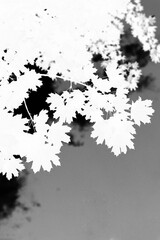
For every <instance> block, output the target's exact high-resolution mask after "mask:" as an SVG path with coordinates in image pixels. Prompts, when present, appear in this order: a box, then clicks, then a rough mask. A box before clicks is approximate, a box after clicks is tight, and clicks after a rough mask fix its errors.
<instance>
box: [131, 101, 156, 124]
mask: <svg viewBox="0 0 160 240" xmlns="http://www.w3.org/2000/svg"><path fill="white" fill-rule="evenodd" d="M151 105H152V101H151V100H144V101H143V100H142V98H141V97H139V98H138V100H137V101H136V102H132V106H131V119H133V120H134V122H135V124H137V125H138V126H140V124H141V122H143V123H144V124H146V123H150V122H151V120H150V118H151V117H150V116H149V115H152V114H153V113H154V112H155V111H154V109H153V108H152V107H151Z"/></svg>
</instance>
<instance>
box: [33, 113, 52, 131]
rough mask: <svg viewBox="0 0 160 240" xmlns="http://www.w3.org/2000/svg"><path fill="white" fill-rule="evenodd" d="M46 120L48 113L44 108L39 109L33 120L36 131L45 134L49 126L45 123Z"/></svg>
mask: <svg viewBox="0 0 160 240" xmlns="http://www.w3.org/2000/svg"><path fill="white" fill-rule="evenodd" d="M47 120H48V115H47V111H46V110H41V111H40V113H39V115H38V116H36V115H35V116H34V118H33V121H34V125H35V127H36V131H37V132H38V133H39V134H42V135H45V134H46V133H47V130H48V128H49V125H48V124H46V122H47Z"/></svg>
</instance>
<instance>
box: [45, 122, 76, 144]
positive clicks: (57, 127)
mask: <svg viewBox="0 0 160 240" xmlns="http://www.w3.org/2000/svg"><path fill="white" fill-rule="evenodd" d="M70 130H71V128H70V127H69V126H67V125H64V124H63V123H62V122H60V121H59V122H57V123H52V125H51V126H50V128H49V130H48V132H47V142H48V143H49V144H51V145H52V144H53V146H54V147H55V148H57V147H58V149H60V148H61V146H62V145H63V144H62V142H66V143H69V141H70V136H68V135H67V134H66V133H68V132H69V131H70Z"/></svg>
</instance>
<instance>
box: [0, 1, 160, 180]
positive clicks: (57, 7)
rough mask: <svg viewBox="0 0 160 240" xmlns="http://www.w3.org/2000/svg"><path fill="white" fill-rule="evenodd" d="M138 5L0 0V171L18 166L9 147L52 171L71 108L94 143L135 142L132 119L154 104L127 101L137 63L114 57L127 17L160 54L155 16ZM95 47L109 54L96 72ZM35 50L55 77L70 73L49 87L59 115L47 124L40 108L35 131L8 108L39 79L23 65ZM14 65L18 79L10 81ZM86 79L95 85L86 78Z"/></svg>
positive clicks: (121, 148) (122, 146) (121, 147)
mask: <svg viewBox="0 0 160 240" xmlns="http://www.w3.org/2000/svg"><path fill="white" fill-rule="evenodd" d="M142 11H143V6H142V5H141V3H140V1H139V0H134V1H131V0H122V1H119V0H112V1H110V0H100V1H97V0H88V1H86V0H76V1H74V0H66V1H63V0H47V1H41V0H32V1H31V0H24V1H21V0H15V1H12V0H2V1H0V30H1V45H0V54H1V56H2V58H1V59H0V80H1V82H0V134H1V138H0V153H1V162H0V171H1V172H2V173H3V174H6V176H7V178H8V179H10V178H11V176H12V174H13V175H14V176H17V174H18V171H21V170H22V169H23V167H24V166H23V164H22V162H21V160H20V159H16V158H14V156H13V155H15V154H17V155H18V154H19V155H20V156H21V157H23V156H26V157H27V162H31V161H32V162H33V163H32V169H33V171H34V172H37V171H39V170H40V169H41V167H42V168H43V169H44V170H46V171H50V170H51V168H52V164H51V163H53V164H54V165H56V166H57V165H60V162H59V157H58V156H57V154H58V153H60V148H61V147H62V142H65V143H68V142H69V140H70V139H69V136H68V135H67V133H68V132H69V131H70V130H71V128H70V127H69V126H68V125H67V124H70V123H71V122H72V120H73V117H75V116H76V114H75V113H76V111H77V112H79V113H80V114H82V115H84V116H86V119H89V120H90V121H91V122H93V123H94V125H93V131H92V133H91V137H93V138H97V140H96V142H97V144H100V143H101V144H102V143H103V142H104V141H105V144H106V145H107V146H108V147H109V148H112V152H114V154H115V155H116V156H118V155H119V154H120V153H122V152H123V153H126V152H127V147H128V148H130V149H134V145H133V142H132V140H133V139H134V136H133V134H135V133H136V132H135V129H134V127H133V125H134V124H137V125H139V126H140V123H141V122H143V123H144V124H145V123H149V122H150V116H151V115H152V114H153V113H154V110H153V109H152V107H151V105H152V101H151V100H144V101H142V99H141V98H139V99H138V100H137V101H136V102H135V103H133V102H132V103H131V104H130V103H129V100H130V99H129V98H127V97H126V94H127V93H128V92H129V90H136V88H137V83H138V80H139V78H140V75H141V70H140V69H139V66H138V64H137V63H129V64H123V65H121V66H119V65H118V61H119V60H123V59H125V56H123V55H122V53H121V51H120V35H121V34H122V33H123V29H124V24H123V22H124V21H125V22H126V23H128V24H129V25H130V26H131V29H132V34H133V36H135V37H138V39H139V40H140V41H141V42H142V44H143V48H144V50H149V51H150V56H151V58H152V61H154V62H155V63H157V62H160V45H159V44H158V40H157V39H156V38H155V31H156V26H154V23H155V19H153V18H152V17H148V18H147V17H146V16H145V14H144V13H142ZM6 50H7V51H6ZM94 53H100V54H102V56H103V57H104V58H105V59H106V56H107V57H108V60H107V59H106V60H105V62H104V63H103V67H104V69H105V72H106V74H107V77H108V79H105V80H104V79H103V80H102V79H101V78H100V77H97V76H96V75H95V72H96V69H95V68H94V65H93V63H92V61H91V58H92V55H93V54H94ZM35 58H37V61H36V64H37V65H38V66H39V67H41V68H43V69H44V70H47V74H46V75H47V76H48V77H50V78H52V79H56V78H57V77H58V75H57V73H59V72H60V73H61V78H63V80H64V81H66V80H67V81H70V83H71V86H70V90H72V91H70V92H68V91H64V92H63V93H62V95H58V94H56V93H55V94H53V93H52V94H50V95H49V97H48V98H47V100H46V101H47V103H48V104H49V107H50V110H54V111H55V113H54V118H56V119H58V122H57V123H52V124H50V125H49V124H47V120H48V117H47V112H46V111H44V110H42V111H41V112H40V113H39V115H38V116H34V117H33V119H31V120H32V121H33V124H34V128H35V133H34V134H29V133H26V132H24V131H26V129H27V127H26V126H25V124H26V120H25V119H22V118H21V116H13V114H12V111H13V109H16V108H18V107H19V106H20V105H21V104H22V102H25V98H28V97H29V90H30V89H31V90H34V91H36V90H37V88H38V87H40V86H41V84H42V83H41V81H39V78H40V77H41V75H40V74H37V73H35V72H34V71H27V70H26V68H25V67H24V65H25V64H27V63H28V62H29V63H31V64H32V63H33V61H34V59H35ZM126 70H128V71H129V75H128V77H127V79H126V76H125V71H126ZM12 73H14V74H15V75H16V77H17V81H12V82H11V83H9V82H8V81H7V80H8V78H9V76H10V75H11V74H12ZM21 73H23V74H21ZM89 80H92V83H93V87H89V86H88V85H86V82H87V81H89ZM72 83H75V84H77V83H78V84H81V85H82V86H86V91H85V92H83V93H82V92H81V91H79V90H75V89H72ZM111 88H117V91H116V95H113V94H110V93H111ZM106 93H107V94H106ZM27 111H28V110H27ZM149 115H150V116H149ZM30 117H31V116H30ZM17 170H18V171H17Z"/></svg>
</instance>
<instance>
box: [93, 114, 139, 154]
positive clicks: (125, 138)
mask: <svg viewBox="0 0 160 240" xmlns="http://www.w3.org/2000/svg"><path fill="white" fill-rule="evenodd" d="M119 115H121V114H117V115H116V114H115V115H114V116H113V117H110V118H109V119H107V120H104V119H101V121H97V122H96V123H95V124H94V125H93V129H94V130H93V131H92V133H91V137H92V138H96V137H97V140H96V142H97V144H103V142H104V141H105V144H106V145H107V146H108V147H109V148H111V147H112V152H114V154H115V155H116V156H118V155H119V154H120V153H121V152H124V153H126V152H127V147H128V148H130V149H134V144H133V142H132V139H134V136H133V134H135V133H136V132H135V129H134V127H133V124H134V123H133V122H131V121H128V120H126V119H124V120H122V118H123V117H122V116H119Z"/></svg>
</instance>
